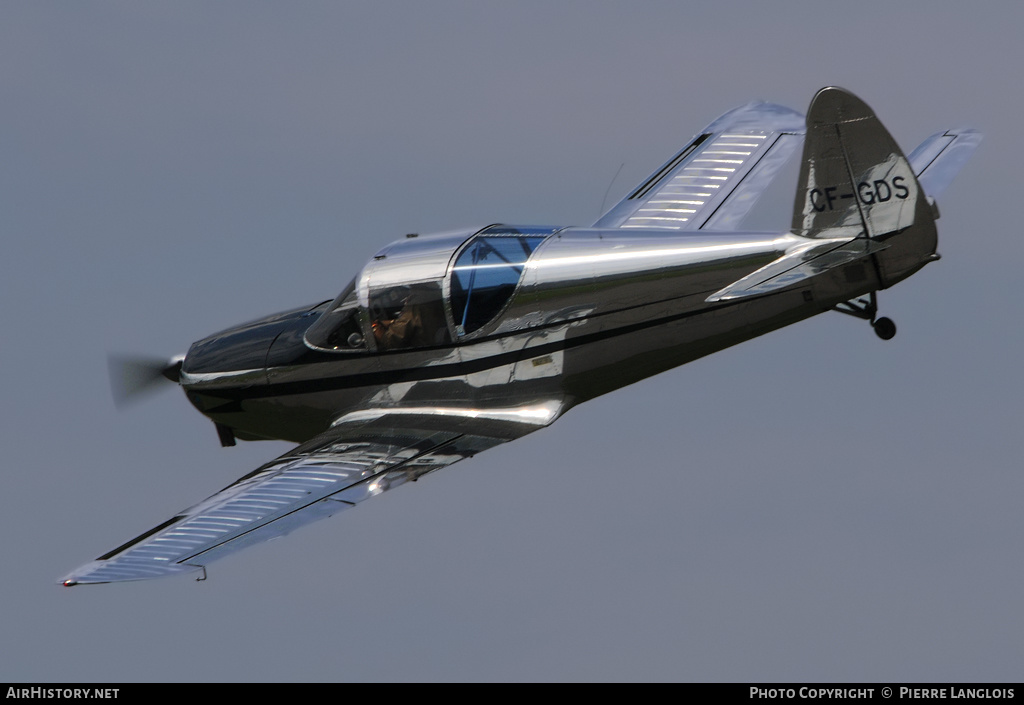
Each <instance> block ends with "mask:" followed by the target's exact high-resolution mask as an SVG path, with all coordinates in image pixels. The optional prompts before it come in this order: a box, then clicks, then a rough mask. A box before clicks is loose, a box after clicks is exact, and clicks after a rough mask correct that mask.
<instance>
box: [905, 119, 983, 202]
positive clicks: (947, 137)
mask: <svg viewBox="0 0 1024 705" xmlns="http://www.w3.org/2000/svg"><path fill="white" fill-rule="evenodd" d="M981 137H982V134H981V133H980V132H978V131H977V130H969V129H961V130H947V131H946V132H940V133H938V134H935V135H932V136H931V137H929V138H928V139H926V140H925V141H924V142H922V143H921V144H920V145H918V147H917V149H915V150H914V151H913V152H911V154H910V156H909V157H907V159H908V160H909V161H910V166H911V167H912V168H913V170H914V173H915V174H917V180H918V182H919V183H920V184H921V188H923V189H924V192H925V193H926V194H928V196H929V197H931V198H932V199H936V198H938V197H939V196H941V195H942V192H943V191H945V190H946V187H947V186H949V184H950V183H951V182H952V181H953V177H955V176H956V175H957V174H958V173H959V172H960V170H961V169H962V168H963V166H964V164H966V163H967V160H968V159H970V158H971V155H972V154H974V150H975V149H977V148H978V145H979V144H980V143H981Z"/></svg>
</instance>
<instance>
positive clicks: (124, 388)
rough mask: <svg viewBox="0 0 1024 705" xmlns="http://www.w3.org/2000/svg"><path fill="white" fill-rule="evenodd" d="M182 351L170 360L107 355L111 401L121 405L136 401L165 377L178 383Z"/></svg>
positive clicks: (160, 383)
mask: <svg viewBox="0 0 1024 705" xmlns="http://www.w3.org/2000/svg"><path fill="white" fill-rule="evenodd" d="M184 360H185V356H184V355H175V356H174V357H172V358H171V359H170V360H158V359H155V358H139V357H120V356H113V355H111V356H108V357H107V367H108V368H109V370H110V391H111V393H112V394H113V396H114V405H115V406H118V407H121V406H124V405H125V404H127V403H129V402H132V401H138V400H139V399H140V398H142V397H143V396H145V395H146V394H148V393H151V392H155V391H157V390H158V389H159V388H160V386H161V385H162V384H163V382H164V381H165V380H168V381H171V382H174V383H175V384H177V383H178V377H179V375H180V373H181V363H182V362H183V361H184Z"/></svg>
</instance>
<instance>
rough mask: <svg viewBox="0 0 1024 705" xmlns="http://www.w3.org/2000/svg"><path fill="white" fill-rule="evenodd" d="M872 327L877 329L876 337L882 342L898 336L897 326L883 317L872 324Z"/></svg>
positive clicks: (889, 319)
mask: <svg viewBox="0 0 1024 705" xmlns="http://www.w3.org/2000/svg"><path fill="white" fill-rule="evenodd" d="M871 327H872V328H874V329H875V335H877V336H878V337H879V338H881V339H882V340H892V339H893V337H895V335H896V324H895V323H893V322H892V319H891V318H885V317H884V316H883V317H882V318H879V319H878V320H877V321H875V322H874V323H872V324H871Z"/></svg>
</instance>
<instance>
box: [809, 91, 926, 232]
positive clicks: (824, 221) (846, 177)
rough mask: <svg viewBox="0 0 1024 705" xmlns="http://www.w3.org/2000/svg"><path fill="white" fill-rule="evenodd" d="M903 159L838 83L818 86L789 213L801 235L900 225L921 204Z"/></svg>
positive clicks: (892, 229)
mask: <svg viewBox="0 0 1024 705" xmlns="http://www.w3.org/2000/svg"><path fill="white" fill-rule="evenodd" d="M922 198H923V192H922V190H921V188H920V186H919V185H918V182H917V179H916V178H915V176H914V171H913V169H911V167H910V163H909V162H908V161H907V158H906V157H905V156H904V155H903V152H902V150H900V148H899V146H898V145H897V144H896V142H895V141H894V140H893V138H892V136H891V135H890V134H889V131H888V130H886V129H885V127H883V126H882V123H881V122H879V120H878V118H877V117H875V114H874V112H873V111H872V110H871V108H869V107H868V106H867V105H866V104H865V103H864V102H863V101H862V100H860V99H859V98H857V97H856V96H854V95H853V94H851V93H848V92H846V91H844V90H843V89H841V88H835V87H829V88H823V89H821V90H820V91H818V93H817V95H815V96H814V99H813V100H812V101H811V107H810V108H809V109H808V111H807V137H806V140H805V141H804V152H803V161H802V163H801V165H800V180H799V181H798V188H797V194H796V203H795V206H794V212H793V232H794V233H796V234H798V235H803V236H805V237H830V238H831V237H867V238H880V237H883V236H886V235H889V234H892V233H896V232H899V231H902V230H905V229H907V228H909V227H910V226H912V225H913V224H914V223H915V221H916V220H918V219H919V218H920V217H921V216H922V215H923V216H924V217H925V218H928V217H929V216H930V213H929V212H928V211H927V210H926V211H924V212H923V213H922V212H921V211H920V210H919V209H918V201H920V200H922Z"/></svg>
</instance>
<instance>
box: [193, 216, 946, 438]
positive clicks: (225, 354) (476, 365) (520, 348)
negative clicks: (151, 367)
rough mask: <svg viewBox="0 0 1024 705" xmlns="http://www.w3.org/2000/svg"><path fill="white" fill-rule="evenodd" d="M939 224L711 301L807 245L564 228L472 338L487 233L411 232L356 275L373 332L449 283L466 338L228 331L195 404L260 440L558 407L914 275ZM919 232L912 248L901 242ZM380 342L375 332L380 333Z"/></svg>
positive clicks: (288, 327)
mask: <svg viewBox="0 0 1024 705" xmlns="http://www.w3.org/2000/svg"><path fill="white" fill-rule="evenodd" d="M927 223H928V225H929V226H930V227H929V228H927V229H926V231H925V232H923V233H922V232H918V231H920V230H921V229H920V228H916V229H915V228H912V229H911V230H912V231H914V232H913V233H906V234H902V233H897V234H895V235H894V236H893V237H892V238H891V240H892V243H891V244H890V247H889V249H887V250H886V251H884V252H881V253H879V254H878V255H873V256H872V258H871V259H870V260H869V261H868V262H867V263H866V264H865V263H863V262H862V263H858V264H856V265H851V266H849V267H839V268H836V269H834V270H832V271H829V272H826V273H824V274H822V275H820V276H816V277H813V278H810V279H806V280H804V281H801V282H799V283H798V284H796V285H794V286H792V287H789V288H785V289H783V290H781V291H777V292H774V293H771V294H768V295H764V296H757V297H752V298H745V299H740V300H737V301H720V302H715V303H709V302H708V301H706V299H707V298H708V297H709V296H710V295H711V294H713V293H714V292H715V291H718V290H719V289H721V288H722V287H724V286H726V285H728V284H729V283H731V282H735V281H736V280H738V279H741V278H742V277H744V276H746V275H748V274H750V273H751V272H754V271H755V270H757V269H759V268H760V267H762V266H764V265H766V264H767V263H769V262H771V261H773V260H775V259H776V258H778V257H780V256H781V255H783V254H785V253H786V252H787V251H791V250H792V249H793V248H796V247H799V246H801V244H804V243H806V242H807V239H806V238H803V237H799V236H797V235H793V234H791V233H788V232H784V233H769V232H742V233H715V232H709V231H699V232H692V233H689V232H688V233H685V234H679V233H677V232H665V231H658V230H624V229H613V230H603V229H593V228H571V227H570V228H563V229H552V230H551V234H550V235H548V236H547V237H546V238H545V239H544V240H543V241H542V242H541V243H540V244H539V245H538V246H537V247H536V249H535V250H534V251H533V253H532V255H530V256H529V259H528V260H527V261H526V262H525V266H523V267H522V275H521V278H520V280H519V281H518V283H517V284H516V287H515V290H514V293H512V294H511V296H510V297H509V298H508V300H507V302H506V303H505V304H504V306H503V307H502V309H501V310H500V312H499V313H498V314H497V315H496V316H495V317H494V318H493V320H491V321H490V322H489V323H487V324H486V325H484V326H483V327H481V328H480V329H479V330H476V331H474V332H472V333H471V334H469V335H458V334H457V332H458V326H457V323H456V321H455V319H454V317H453V314H452V307H451V295H452V292H451V287H452V283H451V278H452V274H451V270H452V268H453V266H454V262H455V260H456V257H457V255H458V253H459V251H460V248H462V247H464V244H465V243H466V242H467V241H468V240H469V239H470V238H471V237H472V236H473V235H474V233H475V232H476V231H465V232H460V233H455V234H448V235H441V236H434V237H424V238H414V239H406V240H402V241H398V242H396V243H393V244H392V245H390V246H388V247H387V248H385V249H384V250H382V251H381V252H380V253H378V255H376V256H375V257H374V258H373V259H372V260H371V261H370V263H369V264H368V265H367V266H366V267H365V268H364V269H363V271H362V272H361V273H360V275H359V276H357V277H356V293H357V295H358V299H359V302H360V304H361V306H362V308H363V312H362V313H361V314H360V315H361V316H362V324H363V326H364V327H368V326H369V325H370V324H369V321H368V315H369V314H368V313H366V312H365V309H366V307H367V306H368V303H369V297H370V292H371V290H372V287H373V286H374V285H379V284H380V283H381V282H387V283H389V284H395V283H401V281H400V280H401V279H403V278H404V279H405V280H410V281H411V280H417V281H418V280H432V281H436V282H437V283H438V285H439V286H440V290H441V291H443V302H444V310H445V315H446V318H447V325H448V326H449V331H448V334H450V335H449V337H450V342H446V343H445V344H443V345H434V346H421V347H417V348H412V349H402V350H382V349H374V348H375V346H374V344H373V342H372V339H371V342H370V344H369V345H368V346H367V348H366V349H364V350H359V351H347V350H339V351H328V352H325V351H323V350H315V349H312V348H311V347H310V345H309V344H308V343H307V341H306V339H305V332H306V330H307V329H308V328H309V327H310V326H311V325H312V324H314V323H315V322H316V320H317V319H318V317H319V316H321V315H323V314H324V312H325V311H326V309H327V304H321V305H319V306H316V307H311V308H304V309H299V310H296V311H293V312H288V313H285V314H279V315H277V316H271V317H268V318H265V319H261V320H260V321H255V322H253V323H251V324H247V325H246V326H242V327H239V328H236V329H232V330H229V331H225V332H223V333H220V334H217V335H214V336H211V337H209V338H207V339H204V340H202V341H199V342H198V343H196V344H195V345H193V347H192V350H191V351H190V352H189V354H188V356H187V357H186V359H185V362H184V366H183V368H182V374H181V382H182V385H183V386H184V388H185V390H186V393H187V394H188V397H189V399H190V400H191V401H192V403H193V404H195V406H196V407H197V408H198V409H199V410H200V411H202V412H203V413H204V414H206V415H207V416H209V417H210V418H211V419H213V420H214V421H215V422H217V423H218V424H221V425H223V426H225V427H229V428H230V429H232V431H233V432H234V434H235V435H236V436H237V437H238V438H241V439H244V440H255V439H284V440H290V441H305V440H308V439H309V438H312V437H314V436H316V435H317V434H318V433H321V432H323V431H324V430H326V429H327V428H329V427H330V426H331V424H333V423H337V422H338V421H339V420H340V419H344V417H345V416H346V413H348V412H350V411H353V410H360V411H361V412H362V413H366V411H365V410H367V409H395V408H415V409H417V410H419V411H421V412H426V413H429V410H431V409H443V410H452V409H457V410H462V411H464V412H465V413H467V414H471V413H476V412H478V411H480V410H488V409H490V410H500V409H532V408H535V405H539V406H536V408H541V407H543V409H544V410H545V411H544V412H543V413H547V414H548V415H549V416H550V418H549V419H547V420H546V422H548V423H549V422H550V421H553V420H554V418H557V416H558V415H560V414H561V413H563V412H564V411H566V410H568V409H569V408H571V407H572V406H574V405H576V404H579V403H581V402H583V401H587V400H588V399H592V398H594V397H597V396H599V395H601V394H605V393H607V392H610V391H612V390H614V389H617V388H619V387H623V386H625V385H628V384H631V383H633V382H636V381H638V380H641V379H644V378H646V377H650V376H652V375H655V374H658V373H659V372H663V371H665V370H668V369H670V368H673V367H676V366H678V365H681V364H684V363H686V362H690V361H691V360H695V359H697V358H700V357H702V356H704V355H708V354H710V353H713V352H716V351H718V350H722V349H723V348H726V347H729V346H731V345H735V344H737V343H740V342H743V341H745V340H749V339H751V338H754V337H757V336H759V335H762V334H764V333H767V332H769V331H772V330H775V329H778V328H781V327H783V326H786V325H789V324H791V323H795V322H796V321H800V320H802V319H805V318H808V317H810V316H813V315H815V314H818V313H822V312H824V311H828V310H830V309H832V308H833V307H834V306H835V305H836V304H838V303H840V302H844V301H847V300H850V299H853V298H855V297H857V296H860V295H863V294H865V293H868V292H871V291H875V290H878V289H882V288H886V287H887V286H890V285H891V284H893V283H895V282H896V281H898V280H900V279H902V278H904V277H906V276H909V274H911V273H913V272H914V271H916V270H917V269H919V268H920V267H921V266H923V264H924V263H926V262H927V261H928V260H929V258H930V257H931V256H932V254H933V253H934V252H935V230H934V226H933V225H932V223H931V220H930V219H927ZM901 238H903V241H901ZM367 337H368V338H369V337H370V336H369V334H368V335H367Z"/></svg>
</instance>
